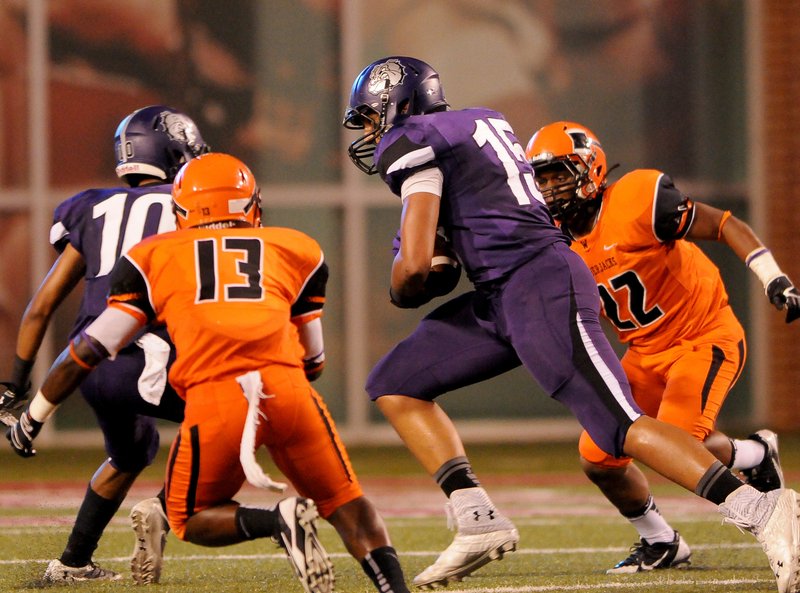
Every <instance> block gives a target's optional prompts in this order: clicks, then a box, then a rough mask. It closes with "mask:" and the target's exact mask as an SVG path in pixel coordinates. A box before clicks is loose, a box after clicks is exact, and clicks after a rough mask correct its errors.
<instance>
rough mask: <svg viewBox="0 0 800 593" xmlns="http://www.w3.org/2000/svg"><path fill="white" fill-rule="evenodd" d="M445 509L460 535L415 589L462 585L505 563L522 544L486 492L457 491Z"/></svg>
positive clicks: (420, 577) (421, 575) (416, 580)
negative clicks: (493, 565)
mask: <svg viewBox="0 0 800 593" xmlns="http://www.w3.org/2000/svg"><path fill="white" fill-rule="evenodd" d="M446 509H447V511H448V518H449V519H450V524H451V527H452V526H454V527H455V528H456V529H457V533H456V536H455V538H453V542H452V543H451V544H450V545H449V546H448V547H447V549H446V550H445V551H444V552H442V553H441V554H440V555H439V557H438V558H437V559H436V562H434V563H433V564H431V565H430V566H429V567H428V568H426V569H425V570H423V571H422V572H421V573H419V574H418V575H417V576H416V577H414V581H413V583H414V586H415V587H418V588H420V589H435V588H439V587H446V586H447V585H448V584H449V583H450V582H451V581H460V580H461V579H463V578H464V577H466V576H468V575H470V574H472V573H473V572H475V571H476V570H478V569H479V568H480V567H482V566H484V565H486V564H488V563H489V562H491V561H492V560H500V559H502V558H503V555H504V554H505V553H506V552H513V551H514V550H516V549H517V543H519V533H518V532H517V530H516V528H515V527H514V524H513V523H512V522H511V521H510V520H509V519H508V518H507V517H506V516H505V515H503V514H501V513H500V512H499V511H498V510H497V509H495V508H494V505H493V504H492V501H491V500H490V499H489V496H488V495H487V494H486V491H485V490H484V489H483V488H465V489H462V490H456V491H454V492H453V493H452V494H451V495H450V503H449V504H448V505H447V507H446ZM453 524H454V525H453Z"/></svg>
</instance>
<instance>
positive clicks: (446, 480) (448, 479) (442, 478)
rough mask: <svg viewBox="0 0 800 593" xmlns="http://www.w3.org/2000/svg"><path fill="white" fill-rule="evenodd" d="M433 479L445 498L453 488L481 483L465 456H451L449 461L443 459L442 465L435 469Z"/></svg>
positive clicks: (457, 488)
mask: <svg viewBox="0 0 800 593" xmlns="http://www.w3.org/2000/svg"><path fill="white" fill-rule="evenodd" d="M433 479H434V480H436V483H437V484H439V487H440V488H441V489H442V490H443V491H444V493H445V494H446V495H447V498H450V495H451V494H452V493H453V491H454V490H461V489H462V488H478V487H480V485H481V483H480V482H479V481H478V478H477V477H475V474H474V473H473V471H472V466H471V465H470V463H469V460H468V459H467V458H466V457H453V458H452V459H451V460H450V461H445V462H444V463H443V464H442V467H440V468H439V469H438V470H436V473H435V474H434V475H433Z"/></svg>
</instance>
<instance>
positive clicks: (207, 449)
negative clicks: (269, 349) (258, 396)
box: [166, 365, 362, 539]
mask: <svg viewBox="0 0 800 593" xmlns="http://www.w3.org/2000/svg"><path fill="white" fill-rule="evenodd" d="M260 375H261V380H262V382H263V392H264V393H265V394H267V397H266V398H265V399H262V400H261V401H260V402H259V409H260V411H261V413H262V416H261V417H260V423H259V425H258V428H257V432H256V444H257V446H259V447H260V446H261V445H264V446H266V448H267V449H268V450H269V453H270V455H271V457H272V460H273V461H274V463H275V465H276V466H277V468H278V469H279V470H280V471H281V472H282V473H283V475H284V476H285V477H286V479H288V481H289V482H291V484H292V485H293V486H294V488H295V489H296V490H297V492H298V493H299V494H300V495H301V496H305V497H307V498H310V499H312V500H313V501H314V502H315V503H316V505H317V508H318V509H319V512H320V515H322V516H323V517H329V516H330V515H331V514H332V513H333V512H334V511H335V510H336V509H337V508H339V507H340V506H342V505H343V504H345V503H347V502H350V501H351V500H355V499H356V498H358V497H359V496H361V495H362V491H361V486H360V485H359V483H358V478H357V477H356V475H355V472H354V471H353V468H352V466H351V465H350V460H349V458H348V455H347V451H346V450H345V448H344V445H343V444H342V442H341V440H340V439H339V435H338V434H337V431H336V426H335V424H334V422H333V419H332V418H331V416H330V413H329V412H328V409H327V407H326V405H325V403H324V401H323V400H322V397H321V396H320V395H319V394H318V393H317V392H316V391H315V390H314V388H313V387H311V384H310V383H309V382H308V380H307V379H306V377H305V374H304V373H303V371H302V369H298V368H294V367H286V366H282V365H273V366H270V367H267V368H265V369H262V370H261V372H260ZM247 410H248V402H247V399H246V398H245V396H244V394H243V391H242V388H241V387H240V386H239V384H238V383H237V382H236V380H235V379H230V380H226V381H219V382H213V383H206V384H203V385H198V386H196V387H193V388H191V389H189V390H188V391H187V393H186V412H185V417H184V421H183V423H182V424H181V427H180V431H179V433H178V436H177V437H176V438H175V441H174V442H173V443H172V447H171V449H170V454H169V460H168V462H167V469H166V497H167V518H168V519H169V523H170V526H171V527H172V530H173V531H174V532H175V535H176V536H178V537H179V538H181V539H183V537H184V532H185V526H186V521H187V520H188V519H189V517H191V516H192V515H194V514H196V513H199V512H200V511H202V510H204V509H207V508H210V507H213V506H216V505H219V504H223V503H226V502H229V501H231V500H232V499H233V497H234V496H235V495H236V493H237V492H238V491H239V489H240V488H241V487H242V485H243V484H244V482H245V474H244V470H243V469H242V466H241V463H240V462H239V447H240V444H241V440H242V430H243V428H244V424H245V421H246V418H247ZM262 465H263V464H262ZM265 473H267V474H269V473H271V472H270V471H269V470H268V468H265ZM272 473H274V472H272ZM273 478H274V479H276V480H279V479H281V478H280V476H275V475H273Z"/></svg>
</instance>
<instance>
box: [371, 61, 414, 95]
mask: <svg viewBox="0 0 800 593" xmlns="http://www.w3.org/2000/svg"><path fill="white" fill-rule="evenodd" d="M405 75H406V71H405V68H403V65H402V64H401V63H400V62H399V61H398V60H388V61H386V62H383V63H382V64H378V65H377V66H375V67H374V68H373V69H372V71H371V72H370V73H369V85H368V86H367V90H368V91H369V92H370V93H372V94H373V95H380V94H383V93H387V92H389V91H391V90H392V89H393V88H394V87H396V86H399V85H401V84H403V79H404V78H405Z"/></svg>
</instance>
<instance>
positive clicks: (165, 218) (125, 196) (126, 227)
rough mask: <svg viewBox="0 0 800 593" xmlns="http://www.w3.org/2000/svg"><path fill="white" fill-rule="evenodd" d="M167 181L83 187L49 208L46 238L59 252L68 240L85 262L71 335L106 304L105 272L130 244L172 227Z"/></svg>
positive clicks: (173, 217) (172, 217)
mask: <svg viewBox="0 0 800 593" xmlns="http://www.w3.org/2000/svg"><path fill="white" fill-rule="evenodd" d="M171 190H172V185H171V184H166V185H149V186H146V187H134V188H129V187H117V188H111V189H89V190H86V191H84V192H81V193H79V194H76V195H74V196H72V197H71V198H69V199H68V200H65V201H64V202H62V203H61V204H59V205H58V207H57V208H56V210H55V213H54V215H53V226H52V227H51V229H50V243H51V244H52V245H53V247H55V248H56V250H57V251H58V252H59V253H61V252H62V251H63V250H64V248H65V247H66V246H67V243H69V244H70V245H72V247H73V248H75V250H76V251H78V252H79V253H80V254H81V255H82V256H83V259H84V260H85V262H86V274H85V276H84V280H85V288H84V292H83V299H82V300H81V306H80V311H79V312H78V318H77V319H76V321H75V325H74V327H73V329H72V332H71V333H70V338H72V337H74V336H75V335H76V334H77V333H78V332H79V331H80V330H81V329H83V328H84V327H86V326H87V325H88V324H89V323H91V322H92V321H93V320H94V319H95V318H96V317H97V316H98V315H99V314H100V313H102V312H103V309H105V308H106V296H107V295H108V288H109V274H110V273H111V270H112V268H113V267H114V264H115V263H116V261H117V260H118V259H119V258H120V256H121V255H123V254H124V253H125V252H126V251H128V249H129V248H130V247H132V246H133V245H135V244H136V243H138V242H139V241H141V240H142V239H143V238H144V237H149V236H150V235H154V234H157V233H163V232H166V231H170V230H173V229H175V216H174V215H173V213H172V197H171V193H170V192H171Z"/></svg>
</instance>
